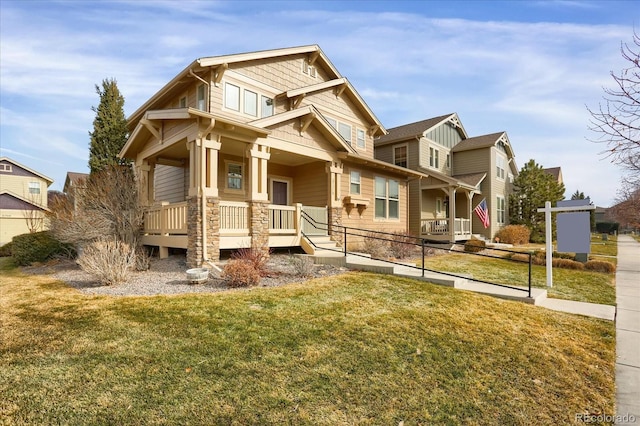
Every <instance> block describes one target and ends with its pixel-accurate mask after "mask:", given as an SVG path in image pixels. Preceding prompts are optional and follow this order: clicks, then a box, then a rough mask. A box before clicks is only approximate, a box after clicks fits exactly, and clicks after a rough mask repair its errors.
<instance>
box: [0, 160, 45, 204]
mask: <svg viewBox="0 0 640 426" xmlns="http://www.w3.org/2000/svg"><path fill="white" fill-rule="evenodd" d="M14 167H16V166H14ZM29 182H38V183H40V194H30V193H29ZM0 190H2V191H8V192H11V193H13V194H15V195H17V196H19V197H22V198H23V199H25V200H27V201H29V202H33V203H36V204H38V205H40V206H44V207H46V206H47V181H45V180H44V179H42V178H40V177H37V176H12V175H11V174H7V173H2V174H0Z"/></svg>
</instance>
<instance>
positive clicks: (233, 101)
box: [224, 83, 240, 111]
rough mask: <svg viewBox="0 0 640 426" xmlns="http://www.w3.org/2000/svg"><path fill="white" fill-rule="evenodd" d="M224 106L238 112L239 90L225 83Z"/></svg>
mask: <svg viewBox="0 0 640 426" xmlns="http://www.w3.org/2000/svg"><path fill="white" fill-rule="evenodd" d="M224 106H225V108H229V109H232V110H234V111H240V88H239V87H238V86H236V85H234V84H231V83H225V85H224Z"/></svg>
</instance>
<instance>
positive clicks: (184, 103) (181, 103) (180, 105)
mask: <svg viewBox="0 0 640 426" xmlns="http://www.w3.org/2000/svg"><path fill="white" fill-rule="evenodd" d="M186 107H187V97H186V96H183V97H181V98H180V100H179V101H178V108H186Z"/></svg>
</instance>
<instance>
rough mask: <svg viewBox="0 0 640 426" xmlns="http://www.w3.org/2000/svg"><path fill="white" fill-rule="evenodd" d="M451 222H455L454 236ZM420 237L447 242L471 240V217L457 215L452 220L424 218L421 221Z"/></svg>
mask: <svg viewBox="0 0 640 426" xmlns="http://www.w3.org/2000/svg"><path fill="white" fill-rule="evenodd" d="M451 222H453V237H452V235H451V234H452V233H451ZM420 237H422V238H425V239H427V240H434V241H446V242H455V241H466V240H469V239H471V219H465V218H460V217H456V218H454V219H453V220H452V221H451V220H449V219H422V220H421V221H420ZM452 239H453V241H452Z"/></svg>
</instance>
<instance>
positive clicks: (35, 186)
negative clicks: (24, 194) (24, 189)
mask: <svg viewBox="0 0 640 426" xmlns="http://www.w3.org/2000/svg"><path fill="white" fill-rule="evenodd" d="M29 194H40V182H29Z"/></svg>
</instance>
